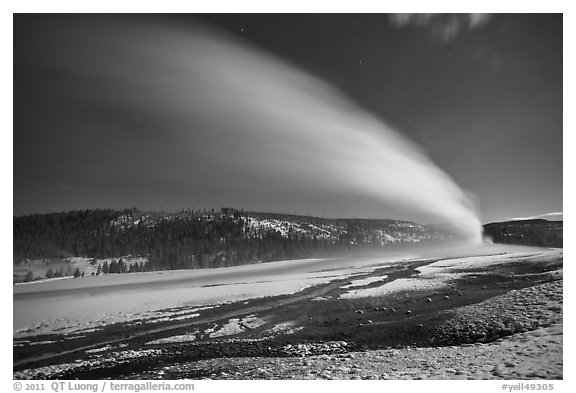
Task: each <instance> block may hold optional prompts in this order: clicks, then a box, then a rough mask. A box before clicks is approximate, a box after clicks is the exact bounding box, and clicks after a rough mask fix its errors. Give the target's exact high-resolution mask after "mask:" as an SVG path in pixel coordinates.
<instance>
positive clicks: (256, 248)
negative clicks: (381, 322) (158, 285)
mask: <svg viewBox="0 0 576 393" xmlns="http://www.w3.org/2000/svg"><path fill="white" fill-rule="evenodd" d="M13 228H14V229H13V230H14V262H15V263H24V262H26V261H27V260H33V259H46V258H48V259H49V258H70V257H85V258H94V259H98V258H99V259H103V258H120V257H123V256H126V255H131V256H141V257H145V258H146V259H147V261H148V262H147V264H146V269H151V270H162V269H194V268H207V267H226V266H236V265H244V264H250V263H260V262H269V261H276V260H285V259H300V258H310V257H328V256H335V255H342V253H345V252H349V251H354V250H358V249H366V248H368V249H381V248H387V247H402V246H403V245H407V244H419V243H425V242H438V241H442V240H446V239H449V238H450V237H451V235H450V234H448V233H446V232H443V231H441V230H438V229H437V228H434V227H431V226H424V225H420V224H416V223H413V222H409V221H399V220H371V219H355V218H350V219H348V218H320V217H312V216H302V215H291V214H282V213H259V212H245V211H243V210H237V209H234V208H222V209H220V211H215V210H182V211H180V212H175V213H168V212H161V213H158V212H144V211H140V210H138V209H124V210H111V209H103V210H76V211H71V212H63V213H49V214H33V215H27V216H21V217H14V226H13Z"/></svg>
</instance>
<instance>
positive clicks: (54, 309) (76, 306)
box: [13, 245, 561, 338]
mask: <svg viewBox="0 0 576 393" xmlns="http://www.w3.org/2000/svg"><path fill="white" fill-rule="evenodd" d="M543 250H544V251H543ZM543 252H547V253H548V252H558V253H561V250H559V251H558V250H551V251H545V249H541V248H527V247H514V246H494V245H485V246H479V247H476V248H470V247H467V248H466V249H464V248H459V249H458V248H452V249H450V250H446V249H444V250H439V249H436V250H427V251H423V250H420V251H419V252H414V250H412V252H411V253H410V254H405V255H399V254H395V255H383V256H380V257H374V256H372V257H358V258H334V259H307V260H291V261H280V262H271V263H265V264H258V265H247V266H239V267H232V268H220V269H202V270H186V271H184V270H179V271H166V272H152V273H131V274H122V275H119V274H108V275H104V276H86V277H83V278H77V279H74V278H68V279H60V280H48V281H43V282H36V283H30V284H25V285H15V286H14V290H13V295H14V296H13V305H14V318H13V334H14V338H24V337H26V336H30V335H37V334H45V333H51V332H58V333H66V332H81V331H82V330H86V329H94V328H98V327H101V326H105V325H108V324H111V323H115V322H127V321H132V320H135V319H152V318H154V317H156V318H157V317H158V315H163V316H164V317H170V316H172V317H174V318H178V317H182V316H179V315H177V312H173V313H172V314H174V315H171V312H170V311H168V312H166V311H162V310H166V309H169V308H178V307H190V308H192V307H202V306H209V305H211V306H217V305H219V304H223V303H228V302H234V301H241V300H246V299H252V298H259V297H265V296H278V295H286V294H293V293H296V292H299V291H301V290H303V289H305V288H308V287H311V286H315V285H319V284H325V283H329V282H331V281H333V280H336V279H345V278H350V279H351V280H352V281H353V284H352V286H348V287H347V288H348V289H349V292H348V293H347V294H345V295H343V297H358V296H373V295H379V294H382V293H387V292H389V291H393V290H403V289H410V288H416V287H418V286H419V285H426V286H430V285H432V286H435V285H441V284H442V283H443V282H444V281H445V280H446V278H447V277H450V276H451V275H454V274H460V273H458V272H456V271H455V270H457V269H463V268H466V269H468V268H471V267H482V266H489V265H490V264H493V263H502V261H514V260H515V259H516V258H518V257H534V258H536V257H538V255H541V254H542V253H543ZM491 255H492V256H491ZM441 256H442V257H444V258H456V259H446V260H441V261H438V262H435V263H431V264H430V265H428V266H426V267H424V268H422V269H420V271H421V274H420V276H419V277H415V278H411V279H404V280H396V281H393V282H389V283H387V284H384V285H382V286H380V287H377V288H372V289H362V288H360V289H358V286H361V285H366V284H369V283H375V282H377V281H379V280H383V279H384V278H385V277H372V278H362V279H356V281H354V277H355V276H356V275H358V274H366V273H371V272H372V271H373V270H374V269H376V268H379V267H384V266H389V265H391V264H398V263H402V262H405V261H409V260H416V259H423V258H439V257H441ZM479 256H482V257H479ZM345 289H346V288H345ZM190 316H192V315H190ZM184 317H185V316H184Z"/></svg>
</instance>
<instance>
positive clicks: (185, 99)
mask: <svg viewBox="0 0 576 393" xmlns="http://www.w3.org/2000/svg"><path fill="white" fill-rule="evenodd" d="M116 22H117V23H108V24H107V25H106V26H101V25H98V23H97V21H96V20H95V19H90V18H86V20H83V21H82V23H79V22H78V21H77V20H76V21H72V19H70V20H69V21H68V22H66V20H65V21H64V22H63V23H62V25H61V26H60V27H59V29H60V33H61V34H60V36H59V37H58V36H57V39H56V40H55V42H54V43H52V45H53V46H54V47H56V45H57V46H58V47H59V48H62V47H65V48H68V50H67V51H66V52H65V53H61V55H60V56H58V57H53V59H54V61H53V63H52V64H51V65H48V66H51V67H53V68H56V69H57V70H58V71H59V72H66V73H67V74H69V75H72V76H73V77H74V78H76V80H77V83H76V84H74V86H67V87H66V88H64V87H63V88H62V89H68V90H69V91H67V92H65V93H66V94H68V95H69V96H76V98H77V99H79V100H82V102H85V103H86V104H85V105H86V106H85V108H86V111H87V113H89V112H90V111H92V114H94V113H100V114H101V116H102V117H103V116H104V115H103V113H106V114H108V113H113V112H114V110H118V113H121V114H124V117H126V116H125V114H127V113H128V114H130V113H132V114H142V116H143V117H142V118H140V120H139V121H132V122H131V123H130V122H124V123H123V124H122V126H118V130H117V135H118V136H119V137H118V143H119V144H122V143H123V142H122V139H121V137H122V135H123V134H126V133H128V134H129V136H130V138H125V139H126V140H131V141H132V142H125V143H126V144H129V143H132V144H133V143H135V142H134V141H136V143H137V145H138V150H139V151H138V152H137V153H136V154H139V155H140V156H144V157H145V158H146V159H145V160H142V161H144V162H145V163H144V164H142V165H144V166H146V165H148V166H147V167H144V168H138V169H139V170H140V171H144V172H146V173H147V175H148V176H150V179H152V180H153V179H154V178H157V179H161V182H164V183H169V184H172V185H173V184H181V185H182V189H184V190H189V188H190V186H188V185H190V184H193V185H194V188H195V189H196V190H200V192H202V193H205V194H206V195H210V193H213V194H218V195H229V196H230V199H229V200H228V202H229V203H230V204H231V205H232V204H234V205H236V206H245V203H246V201H258V200H263V199H265V200H266V201H278V206H276V208H277V209H280V210H283V211H295V210H297V209H298V206H301V205H302V203H305V202H306V198H307V197H309V196H312V195H313V196H314V198H316V199H315V200H316V201H317V200H322V198H323V197H325V198H324V199H325V200H328V199H330V198H334V196H339V195H341V196H342V198H343V199H345V200H346V203H342V204H340V206H341V207H342V206H343V208H342V209H341V211H340V212H341V214H342V215H345V214H346V213H347V212H346V211H345V209H346V206H354V204H355V203H357V204H360V203H362V201H371V203H372V204H375V205H377V206H381V207H382V210H381V215H383V216H384V215H385V214H386V211H389V210H390V209H391V207H392V209H394V208H398V209H402V211H407V212H418V213H419V214H420V215H421V216H425V217H427V218H428V219H429V222H435V223H442V224H445V225H446V226H447V227H448V228H450V230H451V231H452V232H454V233H455V234H456V235H458V236H459V237H461V238H462V239H465V240H467V241H472V242H479V241H480V240H481V225H480V221H479V218H478V216H477V214H476V211H475V207H474V205H473V203H472V202H471V201H470V199H469V198H468V196H467V194H466V193H465V192H463V190H462V189H461V188H460V187H459V186H458V185H457V184H456V183H455V182H454V181H453V180H452V179H451V177H450V176H449V175H447V174H446V173H445V172H444V171H443V170H441V169H440V168H439V167H438V166H436V165H435V164H434V163H433V162H432V160H431V159H430V158H429V157H427V155H426V154H425V153H424V152H423V151H422V149H421V148H420V147H419V146H417V145H416V144H414V143H413V142H411V141H410V140H408V139H407V138H406V137H404V136H403V135H402V134H401V133H400V132H398V131H396V130H394V129H393V128H392V127H390V126H389V125H387V124H386V123H385V122H384V121H383V120H382V119H379V118H378V117H376V116H375V115H373V114H371V113H369V112H368V111H367V110H365V109H363V108H362V107H360V106H359V105H358V104H356V103H355V102H353V101H352V100H351V99H350V98H348V97H347V96H346V95H345V94H344V93H342V92H341V91H339V90H338V89H336V88H334V87H333V86H331V85H330V84H328V83H326V82H324V81H323V80H321V79H320V78H319V77H317V76H313V75H311V74H310V73H307V72H305V71H303V70H301V69H298V68H297V67H296V66H294V65H291V64H288V63H287V62H285V61H283V60H281V59H279V58H277V57H275V56H273V55H271V54H269V53H266V52H264V51H262V50H260V49H257V48H255V47H253V46H251V45H249V44H247V43H246V42H245V41H241V40H239V39H238V38H233V37H231V36H228V35H226V34H224V33H222V32H220V31H215V30H213V29H212V28H205V27H203V28H199V27H198V26H194V27H190V26H189V25H187V24H184V23H183V24H182V25H176V27H175V26H174V25H165V24H162V23H161V22H160V21H154V20H147V19H141V20H130V29H126V28H123V24H122V19H119V20H118V21H116ZM71 32H73V33H71ZM79 38H81V39H79ZM45 44H46V52H47V53H48V52H49V51H50V44H51V43H45ZM94 48H97V49H98V51H97V54H96V52H95V50H94ZM88 92H89V93H88ZM111 92H113V93H111ZM98 111H99V112H98ZM120 117H122V115H121V116H120ZM135 117H136V116H135ZM142 119H145V120H142ZM141 123H147V124H146V125H143V124H141ZM151 124H153V125H155V128H154V131H150V129H151V128H150V125H151ZM92 128H93V129H92V131H91V132H93V133H94V134H96V135H98V133H99V132H101V131H100V130H98V127H97V126H94V125H93V126H92ZM144 129H145V130H146V131H142V130H144ZM134 138H136V139H134ZM147 141H148V142H147ZM151 141H152V142H151ZM116 148H117V149H121V148H118V147H116ZM119 151H120V150H119ZM132 169H133V168H132ZM129 170H131V169H130V168H116V170H115V173H114V176H122V174H123V171H129ZM125 176H126V177H129V176H130V174H129V173H128V172H126V174H125ZM235 195H237V196H239V197H238V198H237V200H234V196H235ZM287 195H289V196H290V197H287ZM295 199H298V201H299V204H300V205H298V206H292V205H291V200H295ZM310 206H311V209H313V207H314V206H313V202H312V201H311V202H310ZM375 215H376V214H375ZM382 218H386V217H382Z"/></svg>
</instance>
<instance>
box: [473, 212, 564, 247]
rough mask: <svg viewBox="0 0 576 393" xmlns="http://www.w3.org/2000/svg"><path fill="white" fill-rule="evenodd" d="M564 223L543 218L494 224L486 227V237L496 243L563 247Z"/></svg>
mask: <svg viewBox="0 0 576 393" xmlns="http://www.w3.org/2000/svg"><path fill="white" fill-rule="evenodd" d="M563 227H564V222H563V221H549V220H545V219H543V218H535V219H529V220H513V221H503V222H493V223H490V224H486V225H484V235H485V236H488V237H490V238H491V239H492V241H494V243H504V244H522V245H530V246H539V247H559V248H561V247H563Z"/></svg>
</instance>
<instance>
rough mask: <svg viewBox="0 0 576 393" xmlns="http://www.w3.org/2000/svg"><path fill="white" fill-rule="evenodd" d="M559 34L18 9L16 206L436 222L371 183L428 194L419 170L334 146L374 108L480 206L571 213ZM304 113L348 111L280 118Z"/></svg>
mask: <svg viewBox="0 0 576 393" xmlns="http://www.w3.org/2000/svg"><path fill="white" fill-rule="evenodd" d="M198 37H200V38H198ZM206 37H208V38H206ZM211 37H216V38H214V39H215V40H217V41H216V42H217V47H218V48H219V49H218V51H216V50H215V49H213V47H212V46H211V45H212V44H211V42H212V40H213V38H211ZM562 39H563V37H562V15H558V14H547V15H539V14H531V15H510V14H506V15H424V14H421V15H416V14H411V15H404V14H396V15H386V14H363V15H353V14H338V15H321V14H316V15H297V14H292V15H264V14H258V15H251V14H242V15H226V14H219V15H182V14H178V15H145V16H141V15H139V16H130V15H124V16H114V15H92V16H90V15H84V16H82V15H66V16H62V15H24V14H20V15H15V16H14V146H13V149H14V215H22V214H29V213H37V212H53V211H63V210H71V209H86V208H125V207H137V208H140V209H148V210H161V209H162V210H168V211H174V210H180V209H182V208H212V207H214V208H219V207H221V206H232V207H236V208H244V209H247V210H255V211H277V212H290V213H304V214H312V215H324V216H331V217H350V216H356V217H369V218H405V219H412V220H416V221H420V222H435V221H438V220H439V217H435V216H434V215H430V214H427V213H426V212H425V211H419V210H418V209H413V208H411V206H412V205H410V204H402V203H400V204H398V203H396V202H395V201H396V200H397V199H402V198H397V197H394V198H396V199H394V198H392V197H391V198H390V199H385V200H378V198H377V197H376V196H377V195H378V192H380V191H381V190H383V189H384V188H385V187H386V184H390V187H392V188H393V187H394V185H393V184H394V183H395V182H398V181H399V179H400V180H401V181H402V182H405V183H413V184H414V187H413V189H414V193H416V194H418V193H420V194H426V192H427V190H428V189H427V188H426V187H427V186H426V185H422V188H421V189H420V188H418V187H419V186H420V184H422V182H423V180H422V178H420V177H418V175H417V174H416V175H414V176H411V175H406V176H405V177H404V176H403V175H402V173H403V172H402V168H400V169H399V172H398V175H397V176H396V178H394V179H393V177H394V172H393V171H390V173H388V172H386V174H387V175H386V176H387V177H386V176H385V177H384V178H382V179H376V178H377V177H378V173H377V172H375V173H372V172H370V170H367V171H364V169H362V168H363V167H362V166H360V165H358V166H355V164H350V163H347V161H346V157H347V151H346V150H343V148H342V146H343V145H350V148H351V149H356V153H354V154H357V152H358V151H361V149H364V146H369V145H370V140H371V139H370V137H369V135H373V132H372V131H370V132H365V131H364V129H362V130H359V131H358V135H359V137H358V141H356V140H355V138H354V137H353V136H352V135H353V131H350V130H354V129H355V128H356V127H357V126H358V124H364V122H367V123H368V124H369V126H368V128H369V129H370V130H372V129H375V128H377V127H373V121H372V119H377V120H378V121H379V122H382V124H386V127H390V128H391V129H393V130H396V132H397V134H398V135H401V136H402V142H399V143H400V145H399V146H402V147H399V148H398V151H404V147H403V146H404V142H403V141H404V138H405V139H406V140H407V141H408V142H406V143H408V144H410V145H411V147H410V148H409V150H410V151H412V150H414V151H418V152H419V153H417V154H416V153H415V154H416V159H417V160H419V161H418V162H428V161H427V160H430V162H433V163H435V164H436V165H437V167H438V168H440V169H441V170H442V171H443V172H444V173H445V174H446V175H447V176H448V177H449V178H451V180H453V182H454V183H455V184H457V185H458V186H460V188H461V190H463V191H462V192H463V193H464V194H465V195H466V197H467V198H469V199H470V200H471V201H472V203H473V204H474V205H475V209H476V210H478V212H479V213H478V214H479V216H480V220H481V221H482V222H491V221H499V220H505V219H510V218H526V217H533V216H538V215H544V214H547V213H552V212H560V213H561V212H562V210H563V205H562V85H563V81H562V60H563V59H562ZM224 53H225V54H224ZM293 70H297V71H293ZM277 80H278V81H279V87H276V86H275V81H277ZM283 86H284V87H283ZM243 92H245V94H244V93H243ZM275 92H276V93H277V94H276V93H275ZM278 97H279V98H278ZM310 97H312V98H310ZM327 97H331V98H330V99H326V100H324V98H327ZM256 99H257V100H258V105H257V106H254V105H252V104H251V103H252V102H253V101H254V100H256ZM256 107H257V108H259V109H258V110H259V111H260V112H256V110H255V109H254V108H256ZM286 108H288V109H286ZM334 108H336V109H334ZM338 108H341V109H342V111H339V110H338ZM268 111H270V113H268ZM262 112H266V113H262ZM254 113H255V114H254ZM287 113H290V114H299V115H300V114H301V115H302V118H300V117H299V116H298V117H299V118H298V119H293V116H292V117H291V116H289V115H287ZM334 113H342V114H346V116H344V115H343V116H342V119H340V118H337V116H336V118H335V116H334ZM350 113H352V114H354V116H356V114H358V118H357V120H358V121H357V122H355V123H352V122H351V123H350V124H348V122H347V120H346V119H347V115H348V114H350ZM251 114H252V115H251ZM354 116H353V117H354ZM324 118H325V119H324ZM302 119H304V120H302ZM318 119H321V120H318ZM355 119H356V118H355ZM303 121H312V122H314V125H315V127H325V126H328V125H335V127H338V125H340V124H341V123H346V125H347V128H346V130H344V129H342V131H341V133H337V134H336V136H335V137H334V140H333V139H332V138H333V137H332V136H331V135H332V134H329V133H328V131H318V134H315V128H314V127H312V126H310V128H309V129H308V128H306V131H302V132H301V133H299V134H298V133H297V134H295V135H294V138H292V137H290V135H291V134H288V133H286V131H285V130H284V131H283V130H281V128H282V127H288V126H287V125H286V124H291V123H292V122H294V124H296V125H297V126H298V127H299V129H301V128H302V127H300V126H301V124H302V123H301V122H303ZM299 122H300V123H299ZM280 123H281V124H280ZM276 124H279V125H278V129H279V130H278V131H277V133H275V132H276V131H270V132H269V133H266V132H263V131H261V130H262V129H264V128H265V127H264V125H265V126H266V127H270V128H275V125H276ZM307 124H308V123H307ZM322 132H324V133H322ZM315 135H316V136H315ZM393 135H396V134H395V133H394V134H393ZM391 138H395V137H391ZM335 140H336V142H335ZM344 140H346V141H347V142H343V141H344ZM307 141H309V143H308V142H307ZM382 141H383V142H382V143H383V145H390V144H392V145H393V146H396V145H395V144H394V143H392V142H389V141H390V139H383V140H382ZM378 143H380V142H378ZM278 145H281V146H280V147H279V146H278ZM356 145H357V146H356ZM282 146H284V148H282ZM298 146H301V150H299V149H298ZM326 146H328V147H326ZM374 146H375V148H374V149H375V150H378V146H379V145H378V144H376V145H374ZM291 149H292V150H291ZM294 149H296V150H298V151H297V152H295V151H294ZM330 149H332V150H330ZM326 151H328V152H331V151H337V152H338V153H334V155H333V156H332V155H331V154H328V155H329V157H324V156H325V152H326ZM365 152H366V155H369V154H373V152H372V149H366V150H365ZM374 154H378V153H377V152H376V153H374ZM419 154H422V156H423V157H426V158H421V157H420V155H419ZM386 155H387V156H390V154H388V153H387V154H386ZM351 157H357V156H353V155H351ZM354 160H356V158H354ZM390 160H392V158H390ZM356 161H357V160H356ZM356 161H354V162H356ZM350 162H352V161H350ZM371 162H373V161H370V160H369V159H367V161H366V165H370V163H371ZM374 162H375V161H374ZM378 162H381V164H382V165H385V166H386V167H390V166H391V165H392V166H393V164H391V161H386V162H383V161H378ZM394 162H399V163H402V162H403V161H402V160H401V158H398V160H396V159H394ZM316 163H319V164H318V165H316ZM408 165H409V164H408ZM399 166H400V165H399ZM287 168H288V169H287ZM331 168H337V169H339V168H344V169H342V177H346V176H348V177H349V178H350V179H349V180H343V179H339V178H338V176H337V171H336V170H332V169H331ZM347 168H350V170H347ZM333 172H334V173H333ZM417 172H418V169H417V168H416V167H415V169H414V171H413V172H411V173H417ZM300 174H302V175H300ZM366 176H370V178H371V182H373V183H378V186H377V187H378V190H376V188H372V187H371V184H368V183H367V182H362V181H361V180H362V179H364V178H365V177H366ZM439 176H440V177H441V178H442V179H444V175H443V174H442V175H439ZM359 179H360V180H359ZM424 182H425V181H424ZM374 187H376V186H374ZM450 187H451V186H450ZM368 191H369V192H368ZM455 192H456V191H455ZM457 192H459V191H457ZM384 193H385V192H384ZM458 195H459V194H458ZM419 197H420V198H422V195H420V196H419ZM434 197H435V194H430V195H429V198H431V199H433V198H434ZM456 198H460V196H457V197H456ZM411 203H412V204H413V205H418V203H420V200H418V199H414V201H412V202H411ZM558 217H560V218H561V216H557V215H556V216H554V215H548V216H545V218H558Z"/></svg>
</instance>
